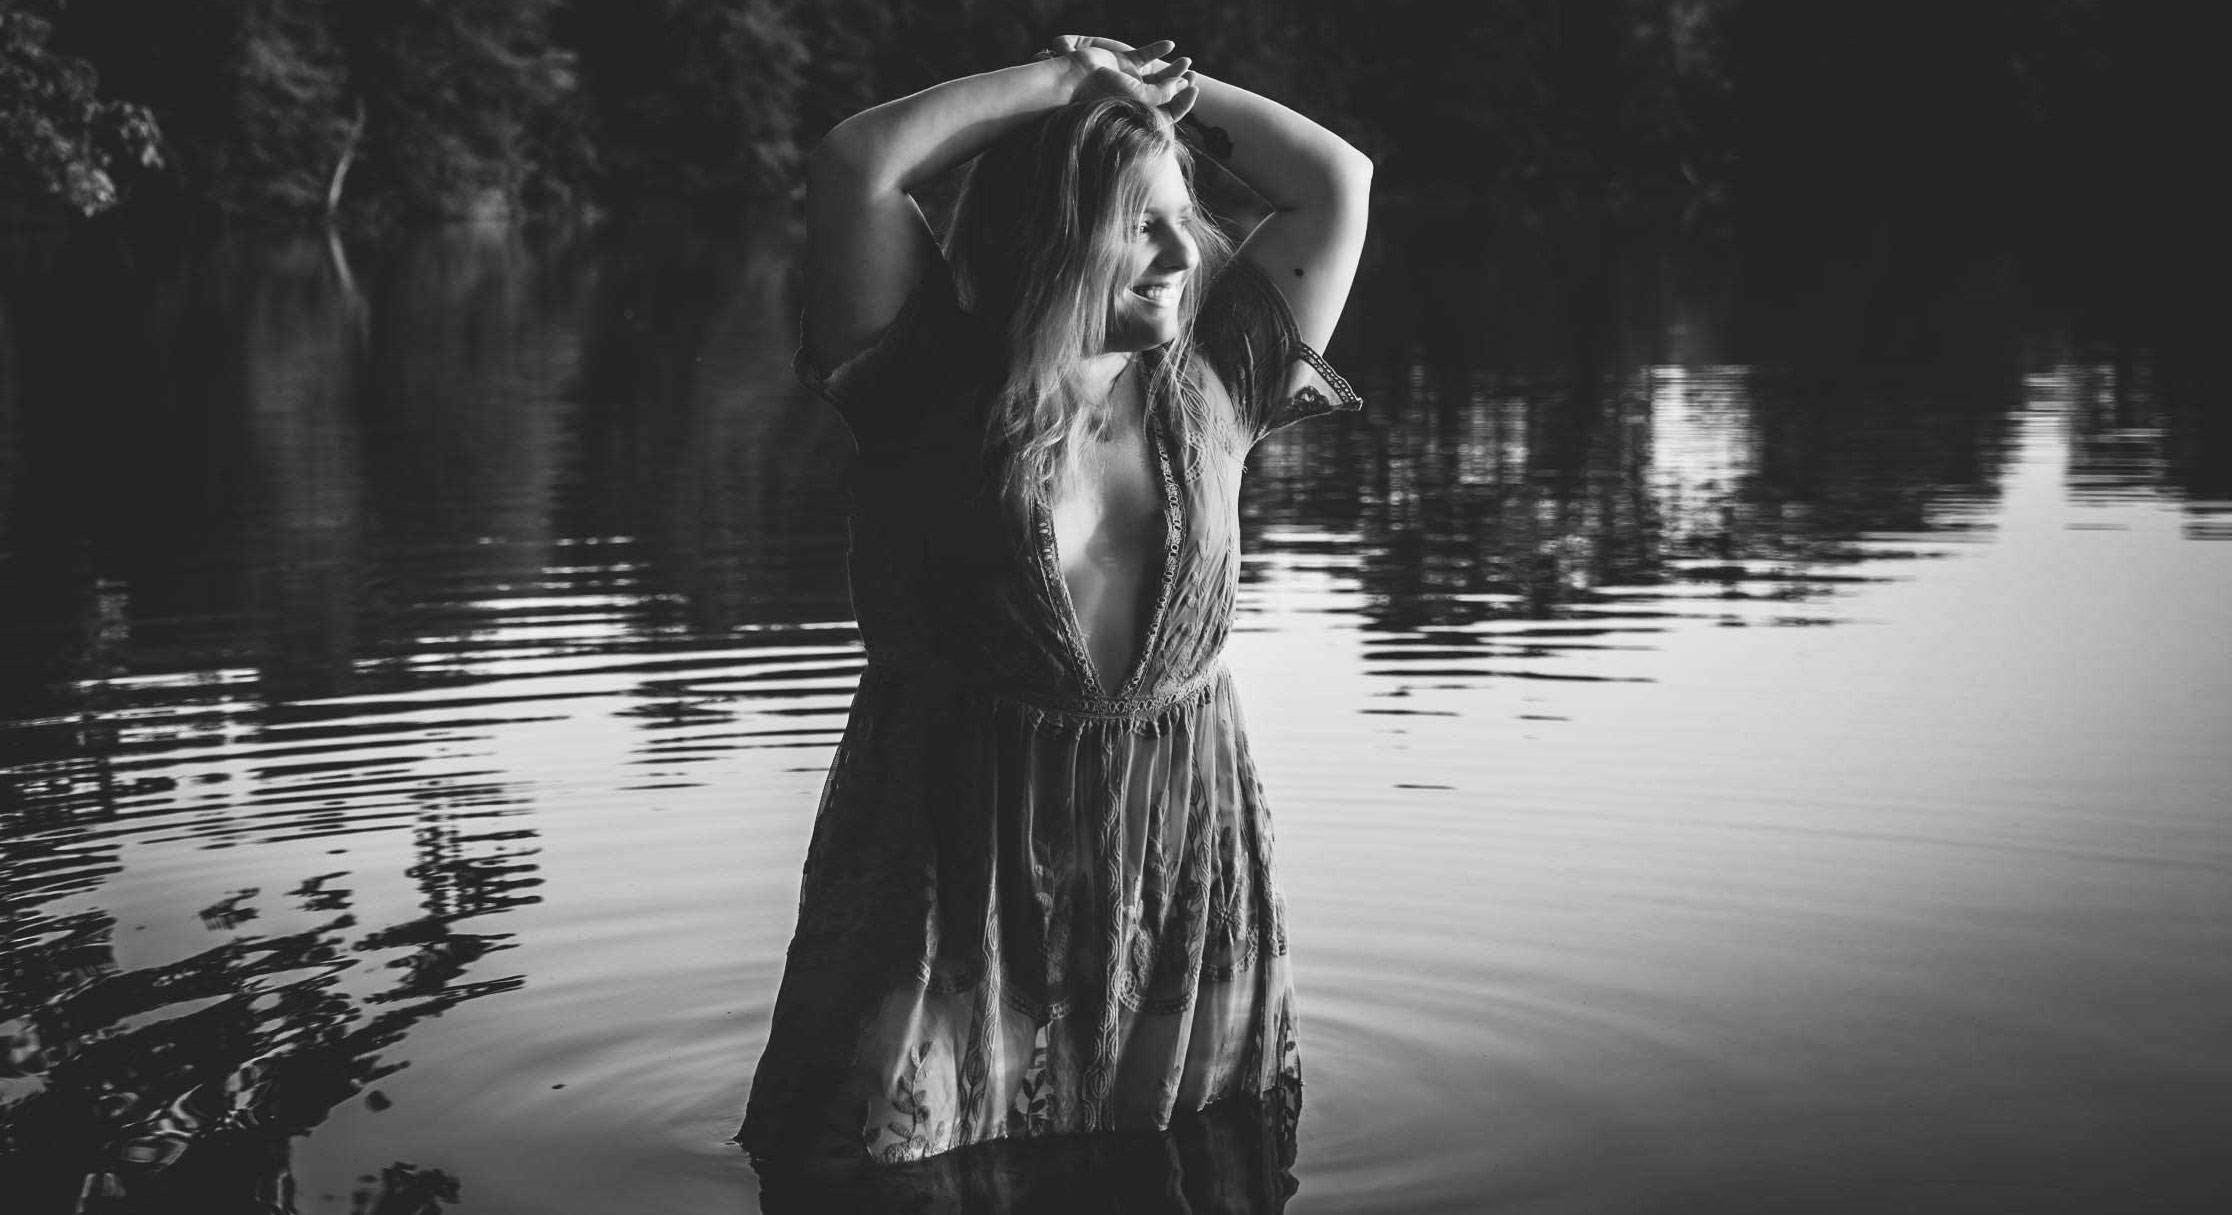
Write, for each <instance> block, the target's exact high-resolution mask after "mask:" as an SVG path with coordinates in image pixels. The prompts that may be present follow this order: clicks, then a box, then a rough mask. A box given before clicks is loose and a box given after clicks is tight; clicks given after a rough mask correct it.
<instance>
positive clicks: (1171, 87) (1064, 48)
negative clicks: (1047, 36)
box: [1045, 34, 1200, 122]
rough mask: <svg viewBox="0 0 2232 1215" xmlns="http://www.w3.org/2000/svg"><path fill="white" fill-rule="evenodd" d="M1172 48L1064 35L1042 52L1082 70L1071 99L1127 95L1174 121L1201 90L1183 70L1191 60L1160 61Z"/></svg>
mask: <svg viewBox="0 0 2232 1215" xmlns="http://www.w3.org/2000/svg"><path fill="white" fill-rule="evenodd" d="M1176 49H1177V44H1175V43H1172V42H1169V41H1167V40H1166V41H1162V42H1150V43H1148V44H1147V45H1146V46H1143V47H1133V46H1131V45H1129V44H1127V43H1123V42H1118V41H1117V40H1115V39H1114V38H1094V37H1089V36H1086V35H1083V34H1064V35H1062V36H1061V37H1059V38H1056V39H1055V40H1054V43H1053V45H1052V46H1051V47H1050V48H1048V50H1047V51H1046V52H1045V54H1046V57H1047V58H1063V59H1068V60H1070V61H1071V62H1072V63H1073V64H1075V65H1077V66H1078V67H1079V68H1081V69H1083V72H1084V75H1083V77H1082V79H1081V80H1080V82H1079V84H1078V86H1077V89H1076V90H1075V91H1074V92H1072V93H1071V94H1070V99H1071V100H1073V101H1083V100H1088V99H1090V98H1094V97H1130V98H1134V99H1136V100H1139V101H1144V102H1146V103H1147V104H1148V105H1151V106H1154V107H1155V108H1157V109H1159V110H1161V111H1162V112H1163V113H1165V114H1168V115H1169V116H1170V120H1171V121H1172V122H1176V121H1178V120H1179V119H1181V118H1184V117H1185V116H1186V114H1187V112H1188V111H1190V110H1192V109H1193V105H1194V101H1195V100H1196V99H1197V98H1198V97H1199V96H1200V90H1198V89H1196V88H1195V87H1194V84H1193V73H1192V72H1190V71H1189V70H1187V69H1189V68H1190V67H1191V66H1192V65H1193V61H1192V60H1191V59H1188V58H1186V57H1185V56H1183V55H1181V56H1178V57H1177V58H1175V59H1171V60H1168V61H1165V60H1164V59H1163V56H1165V55H1168V54H1169V53H1170V52H1171V51H1173V50H1176Z"/></svg>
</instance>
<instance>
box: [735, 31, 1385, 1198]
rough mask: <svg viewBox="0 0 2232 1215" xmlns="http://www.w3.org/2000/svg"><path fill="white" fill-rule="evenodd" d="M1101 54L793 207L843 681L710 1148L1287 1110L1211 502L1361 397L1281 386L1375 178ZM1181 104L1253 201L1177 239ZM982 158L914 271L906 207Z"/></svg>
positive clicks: (1048, 74)
mask: <svg viewBox="0 0 2232 1215" xmlns="http://www.w3.org/2000/svg"><path fill="white" fill-rule="evenodd" d="M1172 49H1173V48H1172V46H1171V44H1169V43H1167V42H1163V43H1155V44H1152V45H1150V46H1146V47H1142V48H1139V49H1137V50H1134V49H1133V48H1130V47H1127V46H1125V45H1123V44H1121V43H1117V42H1113V41H1110V40H1106V39H1088V38H1064V39H1061V40H1058V42H1057V44H1056V49H1055V51H1054V52H1052V53H1050V54H1049V55H1047V56H1042V57H1041V59H1040V61H1038V62H1034V63H1031V64H1027V65H1023V66H1020V67H1013V68H1008V69H1005V70H1002V71H995V72H988V73H985V74H983V75H978V76H971V77H967V78H964V79H959V80H953V81H949V82H947V83H945V84H941V85H938V86H936V87H934V88H931V89H928V90H926V91H924V92H921V93H917V94H915V95H914V96H912V97H907V98H904V99H902V100H899V101H894V102H889V103H887V104H884V105H881V106H877V107H875V108H873V109H870V110H867V111H865V112H863V113H860V114H857V115H855V116H853V117H852V118H850V119H848V120H846V121H845V122H843V123H841V124H839V126H838V127H837V128H836V129H834V130H833V131H831V132H830V133H829V135H828V136H827V137H826V138H825V139H824V140H823V142H822V144H821V145H820V147H819V148H818V149H817V150H816V151H815V153H814V156H813V159H812V162H811V165H810V169H809V177H808V194H807V215H808V237H807V260H806V281H805V294H806V309H805V321H804V341H803V344H802V349H801V351H800V354H799V365H798V369H799V372H800V374H801V376H802V377H803V378H804V379H805V380H806V381H807V382H808V383H809V384H811V385H813V386H815V387H816V388H818V389H819V390H820V391H821V393H822V394H823V395H824V396H826V397H827V398H828V399H829V400H830V401H831V402H832V403H833V404H834V405H835V406H836V408H837V409H838V411H839V412H840V413H841V414H842V415H843V417H844V419H845V421H846V423H847V424H848V426H849V427H850V428H851V430H852V432H853V435H854V438H855V440H856V442H857V444H858V447H859V457H858V464H857V466H856V469H855V475H854V488H853V516H852V551H851V554H850V559H849V560H850V574H851V578H852V592H853V600H854V607H855V610H856V613H857V615H858V617H859V620H860V627H861V633H862V636H863V638H864V640H865V642H866V644H867V649H868V655H869V659H868V666H867V670H866V672H865V673H864V674H863V676H862V678H861V683H860V689H859V692H858V694H857V695H856V697H855V700H854V703H853V709H852V717H851V720H850V723H849V724H848V726H847V729H846V733H845V737H844V740H843V742H842V743H841V744H840V746H839V748H838V752H837V756H836V759H835V762H834V764H833V766H832V768H831V771H830V775H829V781H828V784H827V787H826V789H825V791H824V794H823V801H822V807H821V811H820V815H819V817H818V819H817V821H816V824H815V830H814V839H813V843H812V845H811V846H810V848H809V851H808V855H807V861H806V871H805V877H804V881H803V889H802V894H801V900H800V910H799V922H798V931H797V935H796V937H795V938H794V939H793V941H792V944H791V950H790V956H789V963H788V966H787V968H786V970H785V973H784V976H783V985H782V990H781V993H780V995H779V997H778V999H777V1003H776V1009H775V1017H774V1024H773V1027H772V1030H771V1035H770V1041H769V1043H768V1048H767V1053H766V1055H765V1056H764V1057H763V1058H762V1060H761V1062H760V1067H759V1072H758V1075H757V1077H756V1078H755V1080H754V1084H753V1090H752V1096H751V1102H750V1108H749V1109H748V1110H747V1112H746V1117H745V1121H744V1127H743V1130H742V1132H741V1133H740V1135H739V1136H738V1139H739V1141H740V1142H741V1143H743V1144H744V1145H745V1146H746V1147H747V1148H748V1149H750V1150H751V1152H752V1153H753V1155H754V1157H755V1158H756V1159H757V1160H759V1161H760V1162H762V1163H763V1164H765V1163H770V1162H774V1163H781V1162H796V1161H824V1162H827V1161H832V1160H847V1159H869V1160H876V1161H905V1160H917V1159H922V1158H924V1157H929V1156H934V1155H937V1154H939V1153H943V1152H946V1151H948V1150H951V1149H954V1148H961V1147H966V1146H968V1145H972V1144H978V1143H984V1142H987V1141H991V1140H999V1139H1015V1138H1033V1139H1035V1138H1039V1137H1044V1136H1051V1135H1057V1134H1064V1133H1069V1132H1085V1131H1100V1130H1114V1129H1126V1128H1146V1129H1159V1128H1164V1127H1167V1126H1169V1125H1170V1123H1171V1120H1172V1118H1173V1117H1174V1116H1176V1115H1181V1114H1185V1113H1189V1112H1192V1111H1197V1110H1201V1109H1203V1108H1205V1107H1208V1106H1210V1105H1211V1104H1212V1103H1216V1102H1220V1101H1224V1100H1225V1099H1228V1098H1232V1099H1258V1098H1264V1097H1269V1098H1271V1099H1272V1103H1273V1105H1274V1106H1275V1107H1276V1108H1277V1109H1279V1110H1282V1111H1284V1112H1285V1114H1286V1116H1287V1117H1288V1118H1289V1119H1290V1121H1289V1122H1288V1125H1289V1127H1291V1115H1292V1112H1293V1111H1294V1110H1295V1109H1296V1108H1297V1102H1298V1099H1299V1084H1300V1072H1299V1066H1298V1063H1297V1060H1296V1055H1295V1047H1294V1015H1293V1008H1292V1000H1293V997H1292V990H1291V987H1290V985H1289V981H1288V976H1287V967H1286V936H1285V930H1284V915H1283V910H1282V906H1281V903H1280V900H1279V896H1278V894H1277V893H1276V891H1275V890H1274V889H1273V888H1272V886H1271V882H1270V847H1271V833H1270V823H1269V819H1268V817H1267V812H1266V809H1265V805H1264V800H1263V795H1262V792H1261V790H1260V788H1259V786H1258V784H1257V782H1256V778H1255V773H1254V769H1253V767H1252V765H1251V763H1250V760H1249V756H1248V750H1247V745H1246V740H1245V738H1244V737H1243V734H1242V731H1241V724H1240V717H1239V709H1238V705H1237V703H1236V702H1235V700H1234V697H1233V692H1232V687H1231V683H1230V680H1229V678H1228V677H1227V675H1226V674H1225V671H1224V668H1223V666H1222V665H1221V662H1220V660H1219V654H1220V651H1221V650H1222V648H1223V644H1224V640H1225V636H1226V632H1227V629H1228V626H1229V624H1230V619H1231V614H1232V606H1233V598H1234V593H1235V590H1236V587H1237V585H1238V573H1239V557H1238V552H1237V548H1236V541H1237V532H1238V519H1237V503H1238V487H1239V475H1240V471H1241V465H1242V461H1243V460H1244V459H1245V457H1246V455H1247V453H1248V449H1249V446H1250V445H1251V444H1252V443H1253V442H1255V441H1256V440H1258V439H1260V438H1262V437H1263V435H1265V434H1266V433H1268V432H1270V431H1271V430H1273V429H1275V428H1277V427H1279V426H1282V425H1285V424H1287V423H1289V422H1292V421H1295V420H1298V419H1300V418H1303V417H1306V416H1309V415H1312V414H1316V413H1322V412H1326V411H1328V410H1332V409H1354V408H1357V407H1358V405H1359V402H1358V401H1357V399H1356V397H1355V395H1354V394H1353V393H1352V392H1350V391H1349V388H1348V386H1347V384H1346V383H1345V382H1343V381H1342V380H1341V379H1340V377H1339V376H1338V375H1335V374H1334V373H1333V372H1332V370H1331V369H1330V368H1329V367H1327V366H1326V365H1325V363H1324V361H1323V360H1322V359H1321V358H1320V357H1319V356H1318V355H1317V354H1316V350H1317V349H1318V348H1320V347H1322V346H1323V345H1324V343H1325V342H1326V340H1327V339H1328V338H1330V337H1331V336H1332V333H1333V326H1334V322H1335V321H1336V320H1337V319H1338V317H1339V316H1340V312H1341V306H1342V303H1343V301H1344V299H1345V298H1346V296H1347V293H1348V287H1349V282H1350V280H1351V278H1352V277H1353V275H1354V273H1355V267H1356V261H1357V255H1358V252H1359V250H1360V248H1361V246H1362V244H1363V239H1364V224H1365V210H1366V198H1367V191H1368V185H1369V181H1370V176H1371V165H1370V162H1369V161H1368V160H1366V159H1365V158H1364V157H1363V156H1362V155H1361V154H1360V153H1358V152H1357V151H1355V150H1354V149H1353V148H1351V147H1349V146H1348V145H1347V144H1345V143H1343V142H1342V141H1341V140H1340V139H1338V138H1337V137H1335V136H1334V135H1333V134H1331V133H1330V132H1328V131H1326V130H1324V129H1323V128H1321V127H1319V126H1317V125H1316V124H1314V123H1312V122H1310V121H1309V120H1308V119H1305V118H1303V117H1302V116H1300V115H1298V114H1296V113H1294V112H1293V111H1291V110H1288V109H1286V108H1284V107H1282V106H1279V105H1277V104H1276V103H1273V102H1271V101H1268V100H1265V99H1264V98H1261V97H1258V96H1256V95H1254V94H1251V93H1248V92H1246V91H1244V90H1242V89H1239V88H1236V87H1233V86H1231V85H1227V84H1223V83H1221V82H1218V81H1215V80H1212V79H1210V78H1208V77H1206V76H1202V75H1199V74H1197V73H1195V72H1192V71H1190V70H1188V69H1189V63H1188V61H1187V60H1185V59H1174V60H1170V61H1168V62H1164V60H1163V58H1162V57H1163V56H1166V55H1168V54H1169V53H1170V51H1171V50H1172ZM1189 108H1191V109H1194V110H1196V112H1197V113H1198V115H1199V116H1200V117H1201V118H1202V119H1204V120H1206V122H1207V123H1208V124H1210V125H1211V126H1212V127H1213V128H1216V129H1217V130H1218V131H1219V132H1220V134H1219V135H1218V136H1217V137H1216V139H1215V140H1214V141H1215V142H1218V143H1219V144H1220V145H1222V144H1224V143H1226V142H1229V158H1228V160H1227V166H1228V168H1229V169H1230V171H1232V172H1233V173H1234V174H1236V175H1237V176H1238V177H1239V178H1240V179H1241V180H1242V181H1244V182H1245V183H1246V184H1247V185H1248V186H1249V187H1251V188H1252V189H1254V190H1255V191H1256V193H1258V194H1259V195H1261V196H1262V198H1263V199H1264V200H1265V201H1266V202H1268V203H1269V204H1270V205H1271V207H1272V212H1273V213H1272V214H1271V216H1270V217H1269V218H1268V219H1266V220H1264V221H1263V223H1262V224H1261V225H1260V226H1259V227H1257V228H1256V229H1255V230H1254V231H1253V232H1252V233H1251V234H1249V236H1248V237H1247V239H1246V240H1245V241H1244V242H1242V243H1241V244H1240V245H1239V247H1238V248H1237V250H1235V249H1234V248H1233V247H1232V245H1231V242H1230V241H1229V240H1228V239H1227V238H1226V237H1225V236H1224V235H1223V234H1222V233H1221V232H1220V231H1219V229H1217V228H1216V227H1215V225H1214V224H1213V223H1212V222H1211V221H1210V219H1209V217H1207V216H1205V215H1204V214H1202V212H1201V211H1200V210H1199V209H1198V207H1197V205H1196V202H1195V199H1194V194H1193V190H1192V186H1191V180H1190V177H1189V172H1190V169H1191V160H1190V156H1189V153H1188V151H1187V149H1186V147H1185V145H1184V144H1182V143H1181V142H1180V140H1179V139H1178V138H1177V137H1176V128H1175V123H1176V120H1177V119H1178V118H1180V117H1182V116H1184V115H1185V114H1186V113H1187V111H1188V110H1189ZM972 157H974V158H976V163H975V164H974V165H973V166H972V168H971V170H970V173H969V177H968V179H967V182H966V184H965V185H964V187H963V189H962V192H961V195H960V198H959V201H958V203H957V205H956V209H955V214H954V218H953V222H952V225H951V232H950V234H949V236H948V237H947V240H946V244H945V247H944V249H943V250H942V251H941V250H940V248H939V246H938V244H937V243H936V242H935V241H934V240H933V238H932V235H931V232H930V230H929V228H928V226H927V225H926V223H925V222H924V220H923V217H922V213H921V211H920V210H919V209H918V208H917V206H916V204H915V202H914V200H913V198H912V197H911V193H910V192H911V191H913V190H915V189H918V188H920V187H922V186H923V185H925V184H926V183H928V182H930V181H932V180H933V179H935V178H936V177H938V176H939V175H940V174H941V173H943V172H945V171H946V170H948V169H950V168H952V167H954V166H957V165H959V164H961V163H962V162H964V161H967V160H969V159H970V158H972Z"/></svg>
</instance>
